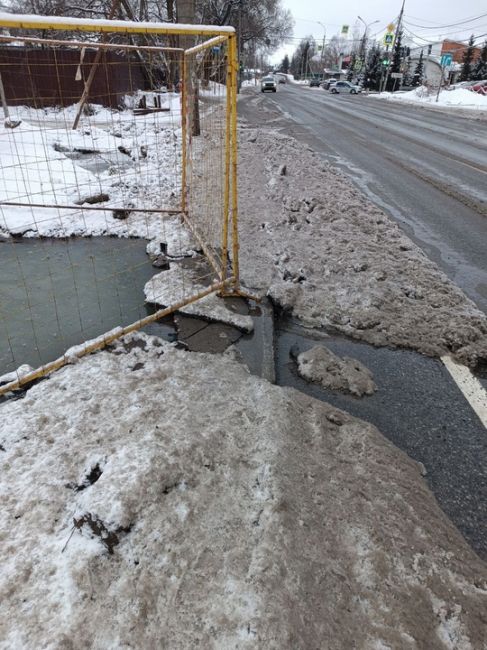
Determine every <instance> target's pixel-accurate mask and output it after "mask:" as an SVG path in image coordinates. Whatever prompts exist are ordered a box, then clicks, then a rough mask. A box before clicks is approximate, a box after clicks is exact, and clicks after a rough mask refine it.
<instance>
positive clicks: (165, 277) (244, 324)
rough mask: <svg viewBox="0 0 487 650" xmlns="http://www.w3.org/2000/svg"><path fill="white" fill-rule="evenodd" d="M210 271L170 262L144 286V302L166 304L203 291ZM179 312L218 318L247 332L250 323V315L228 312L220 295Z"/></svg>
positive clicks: (205, 299) (207, 285) (207, 283)
mask: <svg viewBox="0 0 487 650" xmlns="http://www.w3.org/2000/svg"><path fill="white" fill-rule="evenodd" d="M213 277H214V273H210V274H208V271H207V272H206V273H204V274H203V275H202V274H201V271H198V270H196V269H192V268H188V267H186V268H183V267H182V265H181V264H178V263H170V268H169V269H168V270H166V271H162V272H161V273H158V274H157V275H154V276H153V277H152V278H151V279H150V280H149V281H148V282H146V284H145V287H144V294H145V299H146V302H148V303H151V304H155V305H160V306H162V307H167V306H169V305H173V304H176V303H178V302H181V301H182V300H184V299H185V298H187V297H188V296H189V295H192V294H196V293H199V292H201V291H204V290H205V289H206V288H207V287H209V286H210V284H212V282H211V279H213ZM178 311H179V312H181V313H183V314H189V315H191V316H200V317H202V318H205V319H208V320H210V321H218V322H220V323H226V324H227V325H233V326H234V327H236V328H238V329H240V330H243V331H244V332H251V331H252V330H253V328H254V324H253V321H252V317H251V316H247V315H245V314H239V313H237V312H235V311H232V309H230V307H228V305H227V304H226V302H225V300H224V299H223V298H220V297H219V296H218V295H217V294H216V293H211V294H209V295H207V296H205V297H204V298H201V299H200V300H198V301H197V302H194V303H191V304H189V305H186V306H185V307H181V308H180V309H178Z"/></svg>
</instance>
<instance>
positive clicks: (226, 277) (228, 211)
mask: <svg viewBox="0 0 487 650" xmlns="http://www.w3.org/2000/svg"><path fill="white" fill-rule="evenodd" d="M0 29H21V30H39V29H42V30H51V31H53V32H59V31H76V32H87V33H91V34H93V33H95V32H96V33H101V34H121V35H123V34H126V35H129V34H135V35H152V36H157V35H161V36H180V37H193V38H197V39H203V38H205V39H206V40H205V41H202V42H200V43H198V44H197V45H195V46H193V47H190V48H187V49H186V50H185V49H184V48H163V47H162V46H161V48H157V46H154V47H153V48H152V46H151V47H150V48H149V47H144V46H140V49H161V50H163V49H168V50H169V49H172V50H173V51H175V50H176V49H177V50H179V51H180V52H181V69H182V75H183V84H182V92H183V94H184V92H185V91H184V88H185V86H186V84H185V83H184V73H185V69H186V61H187V59H188V56H190V55H192V54H194V53H195V52H198V51H199V50H204V49H205V48H208V47H213V46H215V45H218V44H226V50H227V72H226V75H227V80H226V89H227V90H226V92H227V95H226V136H225V178H224V206H223V223H222V235H221V251H222V253H221V264H220V265H219V268H215V264H214V263H212V259H211V256H207V257H208V261H209V262H210V264H211V265H212V266H213V268H214V270H215V272H216V274H217V275H218V278H219V279H218V281H217V282H214V283H213V284H212V285H211V286H209V287H208V288H207V289H206V290H204V291H200V292H199V293H197V294H194V295H192V296H189V297H188V298H187V299H184V300H182V301H180V302H178V303H176V304H173V305H171V306H169V307H167V308H165V309H160V310H158V311H157V312H155V313H154V314H151V315H150V316H147V317H145V318H143V319H140V320H138V321H136V322H135V323H132V324H131V325H128V326H126V327H119V328H116V329H115V330H113V331H111V332H108V333H106V334H105V335H103V336H100V337H98V338H97V339H95V340H93V341H87V342H86V343H85V344H82V346H78V347H80V348H82V349H80V350H77V351H76V354H75V356H76V357H82V356H84V355H86V354H90V353H92V352H95V351H97V350H101V349H103V348H104V347H105V346H107V345H108V344H110V343H112V342H113V341H114V340H116V339H118V338H120V337H122V336H124V335H126V334H129V333H131V332H134V331H137V330H139V329H141V328H143V327H145V326H146V325H148V324H150V323H153V322H155V321H157V320H159V319H161V318H163V317H164V316H167V315H169V314H171V313H173V312H175V311H177V310H178V309H180V308H182V307H184V306H186V305H189V304H191V303H193V302H196V301H197V300H200V299H201V298H203V297H205V296H207V295H209V294H211V293H220V294H221V295H223V296H225V295H243V296H246V295H247V294H246V293H245V292H243V291H242V290H241V288H240V283H239V256H238V255H239V244H238V200H237V76H238V57H237V42H236V34H235V30H234V28H233V27H219V26H213V25H179V24H177V23H150V22H136V21H122V20H91V19H76V18H69V17H49V16H29V15H23V14H17V15H16V14H6V13H0ZM23 38H24V37H23V36H19V37H0V40H1V41H3V42H6V41H8V40H22V39H23ZM25 39H26V42H29V41H30V42H33V41H38V40H43V41H45V42H49V41H52V43H58V44H59V43H61V42H62V41H59V40H57V41H56V39H54V38H53V39H49V38H47V39H35V38H29V37H25ZM64 42H66V41H64ZM69 43H71V44H74V43H76V44H78V45H82V44H83V45H85V46H89V45H90V44H91V45H96V46H97V47H100V48H107V49H109V48H110V47H114V48H120V47H121V46H120V44H117V45H113V46H110V45H109V44H106V43H103V42H101V43H93V41H86V42H84V41H82V42H79V41H69ZM123 47H124V46H122V48H123ZM125 47H127V48H132V49H134V47H136V48H138V46H129V45H127V46H125ZM184 99H185V98H184V96H183V97H182V105H183V106H184V105H185V101H184ZM188 126H189V125H188V115H187V112H186V111H184V110H183V111H182V131H183V138H182V142H183V145H182V159H183V164H182V179H181V186H182V192H181V215H182V218H183V221H184V222H185V224H186V225H187V226H188V228H189V229H190V230H191V231H192V232H193V234H194V235H196V238H197V239H198V237H197V232H196V231H195V229H194V228H193V225H192V222H191V217H190V215H189V214H188V205H187V199H186V192H187V177H186V160H187V155H188V152H187V139H186V137H185V133H186V130H187V129H188ZM229 240H230V245H229ZM198 243H199V244H200V245H201V247H202V249H203V251H204V252H205V254H206V253H207V251H206V247H205V242H202V241H198ZM230 251H231V259H230ZM71 358H72V357H69V358H68V357H67V356H66V355H63V356H62V357H59V358H58V359H56V360H54V361H52V362H49V363H46V364H45V365H43V366H41V367H40V368H38V369H36V370H34V371H32V372H29V373H28V374H26V375H24V376H22V377H19V376H18V377H17V379H16V380H15V381H12V382H10V383H9V384H6V385H4V386H1V387H0V395H1V394H4V393H6V392H10V391H12V390H16V389H19V388H21V387H22V386H25V385H26V384H29V383H31V382H33V381H35V380H37V379H40V378H42V377H45V376H46V375H48V374H50V373H51V372H53V371H55V370H57V369H58V368H61V367H62V366H64V365H65V364H66V363H69V361H70V360H71Z"/></svg>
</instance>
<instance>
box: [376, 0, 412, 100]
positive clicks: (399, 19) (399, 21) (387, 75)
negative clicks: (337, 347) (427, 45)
mask: <svg viewBox="0 0 487 650" xmlns="http://www.w3.org/2000/svg"><path fill="white" fill-rule="evenodd" d="M405 2H406V0H402V7H401V11H400V13H399V18H398V19H397V25H396V29H395V31H394V42H393V45H392V48H391V58H389V59H388V63H387V70H386V74H385V79H384V85H383V86H382V88H381V89H380V91H379V92H383V91H384V89H385V88H387V82H388V80H389V72H390V69H391V61H392V55H393V50H394V47H395V45H396V41H397V35H398V34H399V32H400V30H401V27H402V17H403V14H404V4H405Z"/></svg>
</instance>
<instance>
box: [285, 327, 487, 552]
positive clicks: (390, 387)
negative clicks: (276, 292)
mask: <svg viewBox="0 0 487 650" xmlns="http://www.w3.org/2000/svg"><path fill="white" fill-rule="evenodd" d="M275 342H276V382H277V384H279V385H280V386H291V387H293V388H296V389H297V390H300V391H302V392H304V393H306V394H307V395H310V396H311V397H315V398H316V399H319V400H322V401H325V402H328V403H329V404H333V405H334V406H336V407H337V408H340V409H342V410H344V411H346V412H347V413H350V414H352V415H354V416H356V417H358V418H361V419H362V420H366V421H367V422H371V423H372V424H374V425H375V426H376V427H377V428H378V429H379V430H380V431H381V433H382V434H383V435H384V436H385V437H386V438H387V439H388V440H390V441H391V442H392V443H393V444H394V445H396V446H397V447H398V448H399V449H401V450H402V451H404V452H405V453H407V454H408V456H410V457H411V458H413V459H414V460H416V461H418V462H421V463H423V465H424V467H425V469H426V474H425V480H426V481H427V483H428V485H429V487H430V488H431V490H432V492H433V494H434V495H435V497H436V499H437V501H438V503H439V505H440V507H441V508H442V510H443V512H445V513H446V514H447V515H448V517H449V518H450V519H451V520H452V521H453V523H454V524H455V525H456V526H457V528H458V529H459V530H460V532H461V533H462V535H463V536H464V538H465V539H466V540H467V542H468V543H469V544H470V546H471V547H472V548H473V549H474V550H475V551H476V552H477V553H478V555H479V556H480V557H482V558H483V559H484V560H487V431H486V430H485V427H484V426H483V425H482V423H481V421H480V420H479V418H478V417H477V416H476V414H475V413H474V411H473V410H472V409H471V408H470V406H469V404H468V402H467V401H466V400H465V398H464V397H463V395H462V393H461V392H460V390H459V388H458V387H457V385H456V384H455V382H454V381H453V380H452V379H451V377H450V375H449V373H448V371H447V370H446V368H445V367H444V365H443V364H442V363H441V361H439V360H438V359H431V358H429V357H424V356H422V355H420V354H417V353H415V352H411V351H409V350H393V349H390V348H374V347H372V346H370V345H367V344H365V343H359V342H355V341H351V340H349V339H347V338H345V337H342V336H334V335H331V336H328V335H326V334H325V333H319V332H317V331H313V330H306V329H304V328H302V327H299V326H298V325H297V324H296V323H292V322H290V321H287V322H286V321H282V322H281V323H280V324H279V325H278V327H277V329H276V338H275ZM315 345H325V346H326V347H328V348H329V349H330V350H332V351H333V352H334V353H335V354H338V355H339V356H342V357H343V356H349V357H352V358H355V359H358V360H359V361H361V362H362V363H363V364H364V365H365V366H366V367H367V368H368V369H369V370H370V371H371V372H372V374H373V376H374V381H375V383H376V385H377V392H376V393H374V395H371V396H365V397H361V398H358V397H354V396H352V395H347V394H345V393H340V392H337V391H331V390H325V389H323V388H321V387H320V386H318V385H316V384H310V383H308V382H306V381H304V380H303V379H301V378H300V377H299V376H298V374H297V368H296V362H295V360H294V358H293V356H294V355H295V354H299V353H300V352H304V351H305V350H308V349H310V348H312V347H313V346H315ZM291 348H292V349H293V355H291V353H290V352H291Z"/></svg>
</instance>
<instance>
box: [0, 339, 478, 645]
mask: <svg viewBox="0 0 487 650" xmlns="http://www.w3.org/2000/svg"><path fill="white" fill-rule="evenodd" d="M222 387H223V389H222ZM0 445H1V446H0V460H1V462H2V472H1V474H0V490H1V493H2V509H1V511H0V517H1V523H0V538H1V540H2V572H1V576H0V613H1V616H0V646H1V647H2V648H24V649H25V650H30V649H32V650H37V649H38V648H61V647H70V648H73V649H78V648H86V647H90V648H94V649H99V650H101V649H102V648H122V647H134V648H155V647H160V646H161V642H162V643H163V645H164V646H165V647H168V648H195V647H201V648H215V649H217V648H220V649H228V648H257V647H259V648H260V647H261V648H275V649H277V648H279V649H280V650H281V649H282V650H287V649H289V650H290V649H291V648H293V649H294V648H298V647H299V648H318V647H330V648H331V647H333V648H336V649H337V650H342V649H343V650H348V649H349V648H352V647H357V648H431V649H444V650H450V649H451V648H458V649H460V648H465V649H476V648H481V647H483V643H484V641H485V638H486V634H487V626H486V622H485V615H484V614H485V611H486V607H487V570H486V568H485V565H484V564H483V563H482V562H481V561H480V560H479V559H478V558H477V557H476V556H475V554H474V553H473V552H472V551H471V550H470V549H469V548H468V547H467V546H466V544H465V542H464V541H463V539H462V538H461V536H460V535H459V534H458V532H457V531H456V530H455V529H454V528H453V526H452V525H451V523H450V522H449V521H448V520H447V518H446V517H445V516H444V515H443V514H442V513H441V511H440V510H439V508H438V505H437V503H436V501H435V499H434V498H433V496H432V495H431V493H430V492H429V490H428V489H427V487H426V486H425V483H424V481H423V479H422V478H421V476H420V472H419V469H418V465H417V464H416V463H414V462H413V461H411V460H410V459H408V458H407V457H406V456H405V455H404V454H403V453H401V452H400V451H398V450H397V449H395V448H394V447H393V446H392V445H391V444H390V443H388V442H387V441H386V440H385V439H384V438H383V437H382V435H381V434H380V433H379V432H378V431H377V430H376V429H375V428H374V427H373V426H371V425H370V424H367V423H365V422H362V421H360V420H357V419H354V418H352V417H350V416H348V415H346V414H344V413H342V412H340V411H337V410H336V409H333V408H331V407H330V406H328V405H326V404H323V403H321V402H318V401H315V400H313V399H311V398H308V397H306V396H304V395H302V394H300V393H298V392H296V391H293V390H291V389H282V388H279V387H276V386H272V385H271V384H269V383H267V382H265V381H263V380H261V379H259V378H257V377H255V376H252V375H250V374H249V373H248V372H247V371H246V369H245V368H244V367H243V366H241V365H240V364H238V363H236V362H234V361H232V360H230V359H228V358H225V357H222V356H213V355H200V354H195V353H186V352H182V351H179V350H176V349H175V348H174V347H171V346H169V345H168V344H163V343H161V342H160V341H159V340H157V339H153V338H149V337H145V336H142V335H138V336H132V337H128V338H126V339H125V341H124V342H119V343H118V344H117V345H116V346H115V347H114V349H113V351H112V352H108V351H105V352H101V353H99V354H96V355H93V356H91V357H87V358H85V359H83V360H81V361H80V362H79V363H77V364H76V365H73V366H69V367H67V368H65V369H63V370H61V371H59V372H57V373H56V374H55V375H53V376H52V377H51V378H50V379H49V380H47V381H43V382H41V383H39V384H38V385H37V386H35V387H33V388H32V389H30V390H29V392H28V393H27V395H26V396H25V398H24V399H23V400H17V401H10V402H7V403H5V404H2V405H0ZM161 640H163V641H161Z"/></svg>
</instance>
